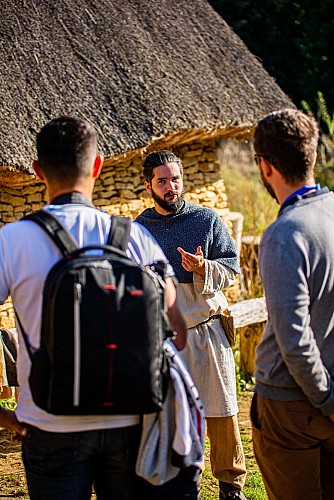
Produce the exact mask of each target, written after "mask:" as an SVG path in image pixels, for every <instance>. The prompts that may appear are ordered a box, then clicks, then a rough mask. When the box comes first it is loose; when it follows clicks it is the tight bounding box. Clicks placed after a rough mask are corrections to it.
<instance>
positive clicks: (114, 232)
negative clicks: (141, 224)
mask: <svg viewBox="0 0 334 500" xmlns="http://www.w3.org/2000/svg"><path fill="white" fill-rule="evenodd" d="M130 231H131V219H130V217H123V216H121V215H113V216H112V218H111V227H110V232H109V235H108V239H107V245H111V246H113V247H116V248H118V249H120V250H123V251H124V252H125V251H126V249H127V247H128V243H129V239H130Z"/></svg>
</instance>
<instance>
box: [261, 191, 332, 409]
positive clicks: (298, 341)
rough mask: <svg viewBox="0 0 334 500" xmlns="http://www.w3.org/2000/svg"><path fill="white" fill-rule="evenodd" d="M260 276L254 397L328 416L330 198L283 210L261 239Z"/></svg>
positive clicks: (323, 194) (320, 196)
mask: <svg viewBox="0 0 334 500" xmlns="http://www.w3.org/2000/svg"><path fill="white" fill-rule="evenodd" d="M259 268H260V275H261V278H262V282H263V285H264V290H265V294H266V301H267V306H268V313H269V319H268V322H267V325H266V329H265V332H264V335H263V338H262V340H261V342H260V344H259V346H258V348H257V353H256V371H255V377H256V386H255V392H257V393H259V394H260V395H261V396H263V397H266V398H269V399H276V400H281V401H287V400H297V399H308V400H309V401H310V402H311V404H312V405H313V406H315V407H317V408H319V409H320V410H321V411H322V413H323V414H324V415H329V414H332V413H334V194H333V192H330V191H329V190H328V189H327V188H323V189H321V190H319V191H317V192H316V193H314V194H310V195H308V196H307V197H305V198H303V199H300V200H299V201H297V202H296V203H294V204H293V205H291V206H288V207H286V208H285V209H284V210H283V211H282V212H281V213H280V215H279V217H278V218H277V220H276V221H275V222H274V223H273V224H271V226H269V228H267V230H266V231H265V232H264V234H263V237H262V240H261V244H260V253H259Z"/></svg>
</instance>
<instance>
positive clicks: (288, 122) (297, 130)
mask: <svg viewBox="0 0 334 500" xmlns="http://www.w3.org/2000/svg"><path fill="white" fill-rule="evenodd" d="M318 140H319V127H318V124H317V122H316V120H315V119H314V118H313V117H311V116H308V115H306V114H305V113H303V112H302V111H300V110H297V109H283V110H280V111H275V112H273V113H270V114H268V115H267V116H265V117H264V118H262V119H261V120H260V121H259V123H258V124H257V126H256V128H255V132H254V143H253V144H254V150H255V153H257V154H259V155H262V156H264V157H268V161H270V162H271V163H272V165H273V166H274V167H275V168H276V169H277V170H278V171H279V172H280V173H281V174H282V175H283V177H284V178H285V180H286V181H287V182H288V183H290V184H295V183H297V182H300V181H305V180H306V179H307V178H308V177H309V175H310V174H313V169H314V165H315V162H316V158H317V146H318Z"/></svg>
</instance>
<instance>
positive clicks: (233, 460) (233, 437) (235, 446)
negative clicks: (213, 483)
mask: <svg viewBox="0 0 334 500" xmlns="http://www.w3.org/2000/svg"><path fill="white" fill-rule="evenodd" d="M206 424H207V426H206V429H207V434H208V438H209V440H210V463H211V470H212V474H213V476H214V477H215V478H217V479H218V480H219V481H224V482H225V483H231V484H233V485H234V486H235V487H236V488H240V489H242V488H243V487H244V484H245V479H246V464H245V455H244V451H243V447H242V442H241V437H240V432H239V423H238V416H237V415H233V417H217V418H214V417H207V418H206Z"/></svg>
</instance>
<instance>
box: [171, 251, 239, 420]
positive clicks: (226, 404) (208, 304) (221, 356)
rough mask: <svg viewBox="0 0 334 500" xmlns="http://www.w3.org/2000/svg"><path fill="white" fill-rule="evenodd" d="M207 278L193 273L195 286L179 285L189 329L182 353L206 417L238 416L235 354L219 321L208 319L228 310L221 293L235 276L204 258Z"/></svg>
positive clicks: (192, 284)
mask: <svg viewBox="0 0 334 500" xmlns="http://www.w3.org/2000/svg"><path fill="white" fill-rule="evenodd" d="M204 262H205V277H204V276H201V275H200V274H199V273H194V274H193V283H181V284H179V286H178V303H179V306H180V308H181V310H182V313H183V316H184V318H185V320H186V323H187V327H188V340H187V345H186V347H185V349H184V350H183V351H181V352H180V354H181V357H182V359H183V360H184V361H185V363H186V365H187V367H188V369H189V372H190V374H191V376H192V378H193V380H194V382H195V384H196V386H197V389H198V391H199V395H200V398H201V400H202V402H203V406H204V409H205V416H206V417H227V416H232V415H235V414H237V413H238V403H237V394H236V377H235V363H234V357H233V352H232V349H231V347H230V344H229V342H228V340H227V338H226V335H225V332H224V330H223V327H222V325H221V323H220V319H219V318H214V319H212V320H210V321H208V322H206V323H203V322H204V321H206V320H207V319H208V318H209V317H211V316H214V315H217V314H220V313H221V312H223V311H224V310H225V309H226V308H227V305H228V304H227V300H226V297H225V295H224V293H223V291H222V289H224V288H228V287H229V286H231V284H232V283H233V280H234V277H235V273H234V272H233V271H231V270H230V269H229V268H227V267H225V266H223V265H222V264H220V263H218V262H216V261H210V260H206V259H205V261H204Z"/></svg>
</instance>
